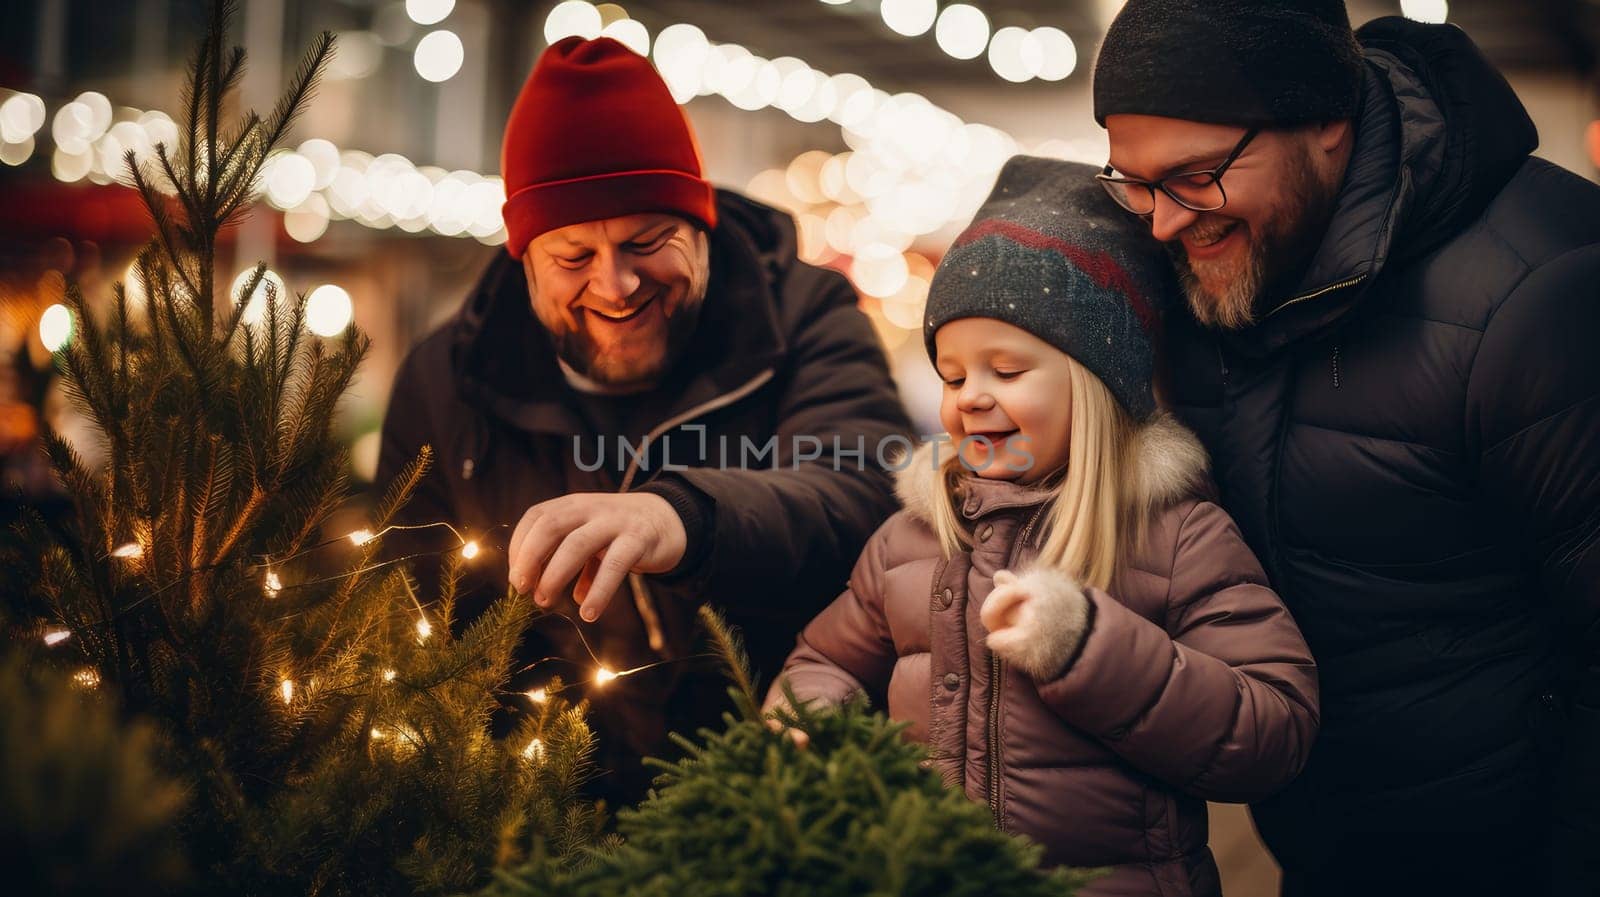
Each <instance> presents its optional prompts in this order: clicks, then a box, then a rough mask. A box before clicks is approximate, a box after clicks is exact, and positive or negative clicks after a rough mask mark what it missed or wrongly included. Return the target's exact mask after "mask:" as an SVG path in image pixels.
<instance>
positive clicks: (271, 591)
mask: <svg viewBox="0 0 1600 897" xmlns="http://www.w3.org/2000/svg"><path fill="white" fill-rule="evenodd" d="M266 591H267V597H269V598H271V597H275V596H276V595H277V594H278V593H279V592H281V591H283V580H281V579H279V578H278V574H277V573H276V572H274V571H272V570H268V571H267V583H266Z"/></svg>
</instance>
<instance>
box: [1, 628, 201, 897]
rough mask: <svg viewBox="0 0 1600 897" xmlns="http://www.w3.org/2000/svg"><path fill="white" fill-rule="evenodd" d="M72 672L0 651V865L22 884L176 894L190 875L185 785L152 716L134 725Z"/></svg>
mask: <svg viewBox="0 0 1600 897" xmlns="http://www.w3.org/2000/svg"><path fill="white" fill-rule="evenodd" d="M93 684H94V680H93V678H91V676H90V675H89V674H86V673H84V672H83V671H79V675H77V676H69V675H67V674H65V673H62V672H60V671H56V670H52V669H49V668H47V667H43V666H41V665H35V664H25V663H24V662H23V659H22V657H21V656H20V655H18V654H11V655H10V656H7V657H6V658H5V659H3V660H0V865H3V866H4V868H5V870H6V890H7V891H8V892H9V893H12V894H52V895H57V897H79V895H82V897H88V895H94V894H121V895H126V897H144V895H151V897H154V895H157V894H170V893H174V892H177V891H180V890H181V889H182V887H183V886H184V885H185V884H186V883H187V881H188V879H189V874H188V869H187V868H186V864H185V862H184V859H183V851H182V846H181V845H180V844H179V843H178V839H177V838H176V837H175V836H174V834H173V831H172V829H173V826H174V825H175V824H176V823H177V821H178V819H179V817H180V814H181V813H182V812H183V810H184V809H185V805H186V802H187V801H186V796H185V794H184V790H183V788H182V786H181V785H179V783H178V782H177V781H175V780H173V779H172V778H171V777H170V776H167V775H165V774H163V773H162V772H161V770H160V768H159V766H158V763H157V759H156V751H155V748H156V744H157V742H156V738H155V734H154V732H152V731H151V729H150V727H148V726H144V725H132V726H125V725H123V724H122V723H121V722H120V721H119V720H117V719H116V717H115V716H114V715H113V713H112V712H111V710H110V708H108V707H107V706H105V703H104V702H103V701H97V700H94V696H93V692H92V691H91V689H90V688H89V686H91V685H93Z"/></svg>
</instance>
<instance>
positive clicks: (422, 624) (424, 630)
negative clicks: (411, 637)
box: [417, 617, 433, 642]
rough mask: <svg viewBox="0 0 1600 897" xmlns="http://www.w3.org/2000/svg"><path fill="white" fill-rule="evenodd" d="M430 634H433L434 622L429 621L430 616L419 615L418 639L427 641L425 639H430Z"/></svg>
mask: <svg viewBox="0 0 1600 897" xmlns="http://www.w3.org/2000/svg"><path fill="white" fill-rule="evenodd" d="M430 635H433V624H432V623H429V622H428V618H427V617H418V618H417V641H419V642H425V641H427V640H428V636H430Z"/></svg>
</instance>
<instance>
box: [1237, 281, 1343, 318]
mask: <svg viewBox="0 0 1600 897" xmlns="http://www.w3.org/2000/svg"><path fill="white" fill-rule="evenodd" d="M1366 279H1367V275H1365V274H1357V275H1356V276H1354V277H1351V278H1349V279H1347V280H1341V281H1339V282H1338V283H1330V284H1328V285H1327V286H1325V287H1323V288H1321V289H1318V290H1312V291H1311V292H1309V293H1301V294H1300V295H1298V296H1296V297H1294V298H1293V299H1290V300H1289V301H1288V302H1285V303H1283V304H1282V305H1280V306H1278V307H1277V308H1274V309H1273V310H1272V311H1269V312H1267V313H1266V315H1265V316H1264V317H1263V318H1262V320H1266V319H1267V318H1270V317H1272V316H1273V315H1275V314H1277V313H1278V312H1280V311H1283V310H1284V309H1286V308H1288V307H1289V306H1291V305H1299V304H1300V303H1302V302H1305V301H1306V300H1308V299H1315V298H1317V297H1318V296H1322V295H1326V294H1328V293H1331V292H1333V291H1334V290H1342V289H1344V288H1345V287H1352V286H1355V285H1356V284H1358V283H1360V282H1361V281H1363V280H1366Z"/></svg>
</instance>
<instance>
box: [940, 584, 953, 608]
mask: <svg viewBox="0 0 1600 897" xmlns="http://www.w3.org/2000/svg"><path fill="white" fill-rule="evenodd" d="M955 600H956V594H955V593H954V592H952V591H950V590H949V589H945V590H943V591H941V592H940V593H939V609H940V610H949V609H950V603H951V602H953V601H955Z"/></svg>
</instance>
